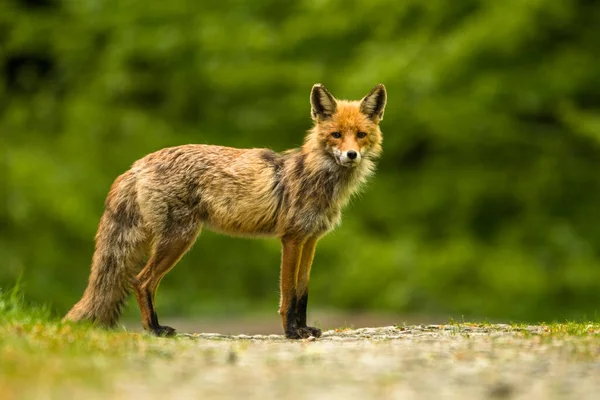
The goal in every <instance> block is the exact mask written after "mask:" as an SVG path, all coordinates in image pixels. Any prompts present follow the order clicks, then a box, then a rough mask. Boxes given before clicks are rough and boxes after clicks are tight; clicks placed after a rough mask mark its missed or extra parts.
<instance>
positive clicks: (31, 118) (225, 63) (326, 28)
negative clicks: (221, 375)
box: [0, 0, 600, 320]
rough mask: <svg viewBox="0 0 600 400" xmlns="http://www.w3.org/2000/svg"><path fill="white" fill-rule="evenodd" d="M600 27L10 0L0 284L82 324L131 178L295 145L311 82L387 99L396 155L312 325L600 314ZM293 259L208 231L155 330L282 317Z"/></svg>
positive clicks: (418, 12) (458, 6) (352, 4)
mask: <svg viewBox="0 0 600 400" xmlns="http://www.w3.org/2000/svg"><path fill="white" fill-rule="evenodd" d="M599 21H600V3H598V2H593V1H589V0H547V1H544V0H505V1H502V2H498V1H495V2H493V1H484V0H463V1H456V2H450V1H441V0H429V1H422V0H403V1H397V0H370V1H342V0H299V1H292V2H281V1H274V0H260V1H259V0H257V1H231V0H223V1H219V2H203V1H197V0H170V1H166V2H161V1H152V2H148V1H140V0H118V1H117V0H105V1H97V0H70V1H69V0H4V1H2V2H0V63H1V64H0V67H1V79H0V113H1V114H0V145H1V150H0V151H1V153H0V154H1V159H0V162H1V167H2V175H1V179H2V181H1V190H2V196H1V197H0V199H1V200H0V201H1V204H0V225H1V233H0V260H1V264H2V265H1V267H0V287H2V288H4V289H6V288H10V287H12V286H13V285H14V284H15V282H16V281H17V279H18V277H19V276H21V277H22V282H23V283H24V286H25V290H26V294H27V296H28V297H29V298H30V299H33V300H36V301H41V302H47V303H50V304H51V306H52V308H53V309H54V311H55V312H57V313H63V312H65V311H66V310H67V309H68V308H69V307H70V306H71V305H72V304H73V303H74V302H75V301H76V300H77V299H78V298H79V297H80V295H81V294H82V292H83V289H84V287H85V285H86V282H87V277H88V274H89V265H90V260H91V256H92V252H93V246H94V244H93V238H94V234H95V230H96V227H97V224H98V221H99V218H100V215H101V213H102V210H103V205H104V204H103V203H104V198H105V196H106V194H107V192H108V189H109V187H110V184H111V183H112V181H113V180H114V179H115V178H116V177H117V176H118V175H119V174H120V173H122V172H124V171H125V170H126V169H128V167H129V166H130V165H131V164H132V163H133V161H135V160H136V159H138V158H140V157H142V156H144V155H145V154H147V153H149V152H152V151H154V150H158V149H160V148H162V147H166V146H174V145H179V144H185V143H211V144H221V145H227V146H237V147H270V148H273V149H275V150H284V149H287V148H290V147H296V146H298V145H300V144H301V143H302V140H303V136H304V133H305V131H306V130H307V129H308V128H309V127H310V124H311V120H310V113H309V111H310V107H309V92H310V89H311V86H312V85H313V84H314V83H316V82H321V83H323V84H325V85H326V86H327V87H328V88H329V89H330V90H331V91H332V93H333V94H334V95H335V96H337V97H338V98H350V99H358V98H361V97H362V96H363V95H365V94H366V93H367V92H368V91H369V90H370V89H371V88H372V87H373V86H374V85H375V84H377V83H380V82H381V83H384V84H385V85H386V87H387V90H388V95H389V100H388V106H387V110H386V114H385V119H384V121H383V122H382V131H383V133H384V155H383V158H382V159H381V161H380V164H379V169H378V173H377V174H376V175H375V178H374V179H373V180H372V181H371V183H370V185H369V187H368V188H367V190H366V191H365V193H364V195H362V196H361V197H359V198H357V199H355V201H353V203H352V204H351V205H350V207H348V209H347V210H346V212H345V214H344V222H343V224H342V226H341V227H340V228H339V229H338V230H337V231H335V233H333V234H330V235H329V236H327V237H326V238H325V239H323V240H322V241H321V243H320V245H319V247H318V250H317V256H316V260H315V264H314V267H313V276H312V281H311V282H312V283H311V307H314V308H312V309H315V308H319V307H333V308H337V309H346V310H370V311H374V310H377V311H389V312H396V313H431V314H436V315H460V314H463V315H466V316H477V317H484V318H492V319H507V320H542V319H545V320H552V319H564V318H582V317H585V316H587V317H588V318H593V317H595V316H596V315H597V310H598V308H599V307H600V202H599V200H600V176H599V175H600V174H599V172H600V169H599V166H600V73H598V63H599V62H600V45H599V43H600V23H599ZM279 251H280V250H279V243H278V241H277V240H275V239H271V240H269V239H266V240H265V239H263V240H247V239H232V238H228V237H225V236H219V235H216V234H213V233H210V232H206V231H205V232H204V233H203V234H202V236H201V237H200V240H199V241H198V242H197V243H196V245H195V246H194V248H193V249H192V251H191V252H190V253H188V254H187V256H186V257H185V258H184V259H183V260H182V261H181V262H180V264H179V265H178V266H177V267H176V268H175V269H174V270H173V271H172V272H171V273H170V274H169V275H168V276H167V277H166V279H165V280H164V281H163V283H162V284H161V288H160V289H159V291H158V296H157V302H158V310H159V313H160V314H161V315H183V316H185V315H202V314H203V313H204V314H206V313H216V314H218V313H235V312H243V311H246V310H255V309H264V310H268V311H269V312H273V313H275V311H276V309H277V302H278V274H279V259H280V253H279ZM132 307H133V311H132ZM135 307H136V306H135V301H133V299H131V300H130V307H129V312H136V311H135Z"/></svg>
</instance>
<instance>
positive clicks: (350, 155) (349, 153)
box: [347, 150, 358, 160]
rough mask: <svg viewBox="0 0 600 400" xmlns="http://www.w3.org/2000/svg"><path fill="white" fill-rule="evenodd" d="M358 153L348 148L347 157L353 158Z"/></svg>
mask: <svg viewBox="0 0 600 400" xmlns="http://www.w3.org/2000/svg"><path fill="white" fill-rule="evenodd" d="M357 155H358V154H357V153H356V152H355V151H354V150H349V151H348V153H347V156H348V158H349V159H351V160H354V159H356V156H357Z"/></svg>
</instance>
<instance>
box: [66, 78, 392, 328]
mask: <svg viewBox="0 0 600 400" xmlns="http://www.w3.org/2000/svg"><path fill="white" fill-rule="evenodd" d="M386 102H387V93H386V89H385V86H384V85H383V84H378V85H377V86H375V87H374V88H373V89H372V90H371V91H370V92H369V93H368V94H367V95H366V96H365V97H363V98H362V99H361V100H358V101H348V100H338V99H336V98H335V97H333V95H332V94H331V93H330V92H329V91H328V90H327V89H326V88H325V86H323V85H322V84H315V85H314V86H313V87H312V90H311V93H310V105H311V117H312V120H313V124H312V128H311V129H310V130H309V131H308V132H307V134H306V137H305V139H304V142H303V144H302V145H301V147H300V148H296V149H291V150H286V151H283V152H280V153H279V152H275V151H273V150H271V149H268V148H251V149H238V148H232V147H223V146H217V145H207V144H187V145H181V146H176V147H169V148H164V149H161V150H158V151H156V152H153V153H150V154H148V155H146V156H145V157H143V158H141V159H139V160H137V161H135V162H134V163H133V165H132V166H131V168H130V169H129V170H128V171H126V172H125V173H123V174H122V175H120V176H118V177H117V178H116V179H115V181H114V182H113V184H112V186H111V188H110V190H109V193H108V196H107V198H106V201H105V207H104V212H103V214H102V216H101V218H100V222H99V225H98V230H97V233H96V236H95V250H94V254H93V256H92V263H91V272H90V275H89V278H88V284H87V287H86V289H85V291H84V293H83V296H82V298H81V299H80V300H79V302H77V303H76V304H75V305H74V306H73V308H72V309H71V310H70V311H69V312H68V313H67V314H66V315H65V317H64V318H63V320H64V321H82V320H87V321H91V322H92V324H94V325H97V326H102V327H107V328H111V327H115V326H116V324H117V321H118V318H119V316H120V313H121V310H122V307H123V305H124V303H125V301H126V300H127V298H128V296H129V294H130V292H131V291H132V290H133V292H134V294H135V297H136V300H137V303H138V305H139V308H140V312H141V318H142V326H143V328H144V329H145V330H146V331H148V332H149V333H150V334H154V335H156V336H173V335H175V333H176V331H175V329H173V328H171V327H169V326H163V325H160V324H159V321H158V316H157V313H156V308H155V301H154V300H155V293H156V290H157V288H158V285H159V283H160V281H161V280H162V278H163V277H164V276H165V275H166V274H167V273H168V272H169V271H170V270H171V269H172V268H173V267H174V266H175V265H176V264H177V263H178V262H179V260H180V259H181V258H182V257H183V255H184V254H185V253H186V252H187V251H188V250H189V249H190V247H191V246H192V245H193V244H194V242H195V241H196V240H197V238H198V236H199V234H200V231H201V229H202V228H203V227H205V228H207V229H209V230H212V231H214V232H218V233H222V234H226V235H231V236H242V237H275V238H278V239H279V240H280V242H281V249H282V250H281V265H280V282H279V284H280V285H279V286H280V301H279V314H280V317H281V323H282V326H283V331H284V333H285V337H286V338H288V339H303V338H308V337H311V336H313V337H315V338H318V337H320V336H321V330H320V329H318V328H315V327H311V326H307V320H306V313H307V306H308V286H309V279H310V272H311V267H312V263H313V259H314V256H315V249H316V245H317V242H318V241H319V240H320V239H321V238H322V237H323V236H324V235H325V234H327V233H328V232H330V231H332V230H333V229H334V228H335V227H337V226H338V225H339V224H340V222H341V211H342V209H343V208H344V207H345V206H346V205H347V204H348V202H349V200H350V198H351V197H352V196H353V195H354V194H356V193H357V192H358V191H359V190H360V189H361V187H362V186H363V184H364V183H365V182H366V181H367V179H368V178H369V177H370V176H371V175H373V173H374V170H375V165H376V160H377V158H378V157H379V156H380V155H381V152H382V140H383V138H382V132H381V130H380V127H379V124H380V122H381V120H382V119H383V114H384V110H385V106H386Z"/></svg>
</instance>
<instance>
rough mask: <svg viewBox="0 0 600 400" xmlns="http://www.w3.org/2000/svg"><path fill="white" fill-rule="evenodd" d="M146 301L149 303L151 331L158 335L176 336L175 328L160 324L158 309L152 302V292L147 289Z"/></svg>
mask: <svg viewBox="0 0 600 400" xmlns="http://www.w3.org/2000/svg"><path fill="white" fill-rule="evenodd" d="M146 301H147V303H148V308H149V309H150V324H149V325H148V327H149V328H150V331H151V332H152V333H153V334H154V335H156V336H163V337H169V336H174V335H175V329H173V328H171V327H170V326H161V325H159V323H158V315H156V310H155V309H154V305H153V304H152V294H151V293H150V292H149V291H146Z"/></svg>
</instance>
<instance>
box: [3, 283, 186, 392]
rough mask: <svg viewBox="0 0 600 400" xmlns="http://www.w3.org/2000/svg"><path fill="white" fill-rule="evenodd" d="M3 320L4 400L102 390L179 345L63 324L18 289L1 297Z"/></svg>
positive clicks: (168, 355) (133, 335) (172, 342)
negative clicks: (124, 371)
mask: <svg viewBox="0 0 600 400" xmlns="http://www.w3.org/2000/svg"><path fill="white" fill-rule="evenodd" d="M0 321H2V322H1V324H0V360H2V362H0V398H1V399H11V398H17V397H18V398H37V397H40V396H41V395H42V394H41V393H37V390H39V389H43V391H44V393H45V394H43V396H45V397H47V396H49V397H50V398H70V397H71V396H70V395H69V394H70V393H74V392H77V390H79V389H80V388H81V387H86V388H90V387H91V388H94V389H101V388H102V387H105V386H106V385H107V383H109V382H110V380H111V377H112V375H113V372H115V371H116V370H117V369H120V368H127V367H128V366H129V367H131V366H132V365H134V364H136V363H144V362H145V361H148V360H150V359H156V358H165V357H167V358H168V357H171V356H172V352H173V351H175V347H176V346H177V344H178V342H180V341H179V340H177V339H175V340H171V341H168V344H169V349H167V348H165V343H166V342H167V341H166V340H163V339H160V338H154V337H150V336H148V335H145V334H139V333H130V332H126V331H124V330H120V331H118V330H117V331H107V330H103V329H98V328H94V327H93V326H91V325H89V324H72V323H62V322H61V321H60V320H59V319H57V318H53V317H51V315H50V312H49V309H48V308H47V307H39V306H35V305H29V304H26V303H25V301H24V299H23V296H22V293H21V292H20V291H19V289H18V288H17V289H13V290H12V291H11V292H0ZM116 367H118V368H116ZM32 383H35V384H34V385H32Z"/></svg>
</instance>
